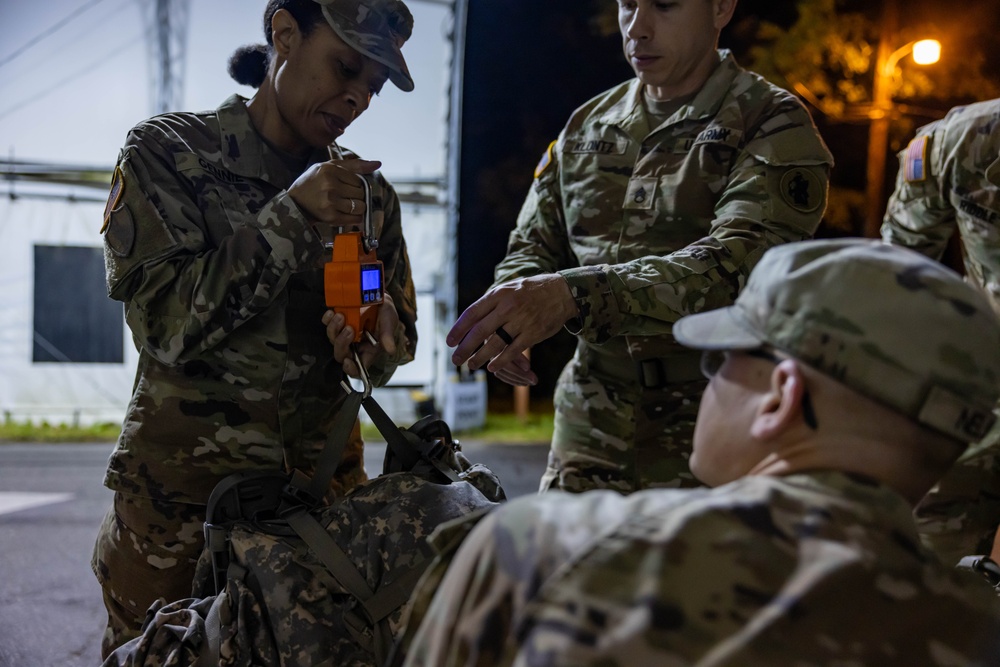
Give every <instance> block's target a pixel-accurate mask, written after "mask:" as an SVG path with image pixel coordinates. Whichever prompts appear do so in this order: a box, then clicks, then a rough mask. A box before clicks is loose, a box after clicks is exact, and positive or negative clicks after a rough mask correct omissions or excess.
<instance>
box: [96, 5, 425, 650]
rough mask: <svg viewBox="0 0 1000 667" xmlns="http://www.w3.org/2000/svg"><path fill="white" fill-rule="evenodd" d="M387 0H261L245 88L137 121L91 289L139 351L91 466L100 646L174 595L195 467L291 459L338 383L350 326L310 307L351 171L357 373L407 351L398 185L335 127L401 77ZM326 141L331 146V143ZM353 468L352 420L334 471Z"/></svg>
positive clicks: (340, 478)
mask: <svg viewBox="0 0 1000 667" xmlns="http://www.w3.org/2000/svg"><path fill="white" fill-rule="evenodd" d="M412 26H413V19H412V16H411V15H410V13H409V11H408V10H407V8H406V6H405V5H404V4H403V3H402V2H400V1H399V0H315V1H314V0H270V1H269V2H268V4H267V7H266V9H265V12H264V29H265V30H264V32H265V36H266V39H267V45H266V46H264V45H260V46H256V47H244V48H243V49H240V50H239V51H237V52H236V54H234V56H233V58H232V59H231V62H230V74H231V75H232V76H233V78H235V79H236V80H237V81H239V82H240V83H244V84H249V85H253V86H254V87H256V88H257V89H258V90H257V92H256V94H255V95H254V96H253V98H252V99H250V100H246V99H244V98H242V97H239V96H236V95H234V96H232V97H230V98H229V99H228V100H226V101H225V102H223V104H222V106H220V107H219V108H218V109H216V110H214V111H208V112H202V113H167V114H163V115H160V116H157V117H154V118H151V119H149V120H147V121H145V122H142V123H140V124H139V125H137V126H136V127H135V128H133V130H132V131H131V132H130V134H129V135H128V138H127V140H126V143H125V147H124V148H123V149H122V151H121V154H120V156H119V160H118V165H117V167H116V168H115V175H114V179H113V183H112V188H111V195H110V197H109V200H108V206H107V209H106V212H105V219H104V228H103V230H102V231H103V234H104V241H105V255H106V258H107V280H108V291H109V294H110V295H111V297H112V298H114V299H117V300H119V301H122V302H123V303H124V304H125V314H126V319H127V322H128V325H129V327H130V328H131V330H132V333H133V337H134V340H135V344H136V345H137V347H138V348H139V367H138V372H137V375H136V382H135V388H134V392H133V397H132V401H131V403H130V405H129V408H128V413H127V414H126V416H125V420H124V424H123V429H122V434H121V437H120V439H119V441H118V445H117V448H116V449H115V451H114V453H113V454H112V455H111V460H110V462H109V465H108V471H107V475H106V477H105V484H106V485H107V486H108V487H109V488H111V489H112V490H114V491H115V497H114V505H113V508H112V509H111V510H110V511H109V512H108V515H107V518H106V519H105V522H104V524H103V526H102V527H101V531H100V535H99V537H98V540H97V544H96V545H95V549H94V557H93V568H94V572H95V573H96V574H97V577H98V579H99V581H100V582H101V585H102V587H103V589H104V599H105V605H106V606H107V609H108V617H109V621H108V629H107V631H106V634H105V639H104V642H103V645H102V650H103V653H104V655H105V657H106V656H107V655H108V654H109V653H110V652H111V650H112V649H113V648H114V647H115V646H118V645H119V644H121V643H123V642H124V641H126V640H127V639H129V638H130V637H133V636H136V635H137V634H138V632H139V629H140V626H141V624H142V621H143V619H144V617H145V615H146V610H147V609H148V607H149V606H150V604H151V603H152V602H153V601H155V600H156V599H157V598H159V597H163V598H166V599H167V600H176V599H181V598H185V597H188V596H189V595H190V594H191V592H190V588H191V578H192V576H193V571H194V564H195V562H196V560H197V558H198V555H199V553H200V551H201V548H202V543H203V538H202V522H203V521H204V505H205V503H206V501H207V498H208V495H209V493H210V492H211V491H212V489H213V487H214V486H215V484H216V483H217V482H218V481H219V480H221V479H222V478H224V477H226V476H227V475H229V474H231V473H233V472H237V471H246V470H269V469H270V470H273V469H293V468H298V469H301V470H303V472H306V473H309V472H310V471H311V470H312V467H313V463H314V460H315V458H316V455H317V453H318V452H319V450H320V449H321V448H322V446H323V444H324V441H325V438H326V434H327V432H328V431H329V429H330V427H331V425H332V423H333V420H334V418H335V416H336V414H337V410H338V408H339V406H340V405H341V403H342V401H343V399H344V396H345V395H344V392H343V390H342V389H341V388H340V382H341V379H342V378H343V376H344V373H345V372H349V373H351V374H355V373H356V372H357V370H358V369H357V368H356V366H355V364H354V363H353V362H351V361H349V360H347V359H346V357H347V354H348V351H349V345H350V342H351V340H352V339H353V334H354V332H353V331H352V330H351V329H350V328H349V327H345V326H344V320H343V317H342V316H341V315H334V314H333V313H332V312H329V311H328V310H327V307H326V303H325V299H324V290H323V263H324V260H325V259H326V257H327V251H326V250H325V249H324V243H323V240H322V239H323V238H324V237H325V238H327V239H328V238H329V237H330V235H331V234H332V233H333V229H334V228H336V227H353V226H357V225H359V224H360V223H361V222H362V220H363V217H362V216H363V215H364V213H365V196H364V188H363V184H362V182H361V178H360V177H362V176H363V177H365V178H367V179H368V180H369V182H370V183H371V186H372V195H373V196H372V198H371V204H372V214H373V220H374V224H375V231H376V234H377V236H378V239H379V248H378V256H379V259H381V260H382V262H383V263H384V267H385V278H384V285H385V297H384V304H383V305H382V306H381V308H380V311H379V314H378V322H377V326H376V329H377V330H376V332H375V335H376V338H377V339H378V343H377V344H370V343H365V344H363V345H362V346H361V347H360V349H359V351H360V359H361V362H362V364H363V365H366V366H367V367H368V369H369V373H370V375H371V378H372V380H373V382H374V383H375V384H376V385H377V384H381V383H384V382H385V381H386V380H387V379H388V378H389V376H390V375H391V374H392V372H393V370H394V369H395V368H396V366H397V365H399V364H401V363H405V362H406V361H409V360H410V359H412V358H413V353H414V350H415V346H416V328H415V322H416V306H415V296H414V288H413V281H412V278H411V275H410V267H409V260H408V258H407V254H406V244H405V242H404V240H403V236H402V229H401V226H400V207H399V199H398V197H397V195H396V193H395V191H394V190H393V188H392V186H391V185H390V184H389V183H388V182H386V180H385V179H384V178H383V177H382V176H381V175H380V174H378V173H377V172H376V171H375V170H376V169H377V168H378V167H379V166H380V165H379V163H378V162H372V161H366V160H362V159H360V158H359V157H358V156H356V155H354V154H351V153H348V152H345V151H343V150H341V149H340V148H339V147H338V146H337V144H336V141H337V139H338V138H339V137H340V135H341V134H343V132H344V131H345V130H346V129H347V127H348V126H349V125H350V124H351V122H353V121H354V119H355V118H357V117H358V116H359V115H360V114H361V113H362V112H363V111H364V110H365V109H367V108H368V105H369V103H370V101H371V98H372V95H373V94H376V93H378V92H379V90H380V89H381V88H382V86H383V85H384V83H385V82H386V80H390V81H392V82H393V83H394V84H395V85H396V86H397V87H399V88H400V89H402V90H404V91H409V90H412V89H413V81H412V79H411V77H410V74H409V71H408V69H407V66H406V63H405V61H404V60H403V56H402V53H401V52H400V48H401V46H402V45H403V43H404V42H405V41H406V39H407V38H408V37H409V36H410V33H411V31H412ZM333 155H336V156H338V159H332V158H331V156H333ZM365 479H366V475H365V471H364V467H363V458H362V441H361V437H360V431H359V429H358V426H357V424H355V428H354V432H353V434H352V436H351V440H350V442H349V443H348V446H347V447H346V449H345V452H344V456H343V459H342V461H341V465H340V468H339V470H338V471H337V475H336V479H335V481H334V488H333V489H332V491H334V492H342V491H343V490H345V489H349V488H351V487H353V486H355V485H356V484H358V483H359V482H361V481H364V480H365Z"/></svg>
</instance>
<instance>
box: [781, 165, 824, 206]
mask: <svg viewBox="0 0 1000 667" xmlns="http://www.w3.org/2000/svg"><path fill="white" fill-rule="evenodd" d="M779 191H780V192H781V199H782V200H783V201H784V202H785V203H786V204H788V205H789V206H790V207H792V208H793V209H795V210H796V211H799V212H801V213H812V212H813V211H815V210H816V209H818V208H819V207H820V206H821V205H822V204H823V194H824V192H823V184H822V183H821V182H820V180H819V177H818V176H816V174H814V173H813V172H812V171H810V170H808V169H803V168H802V167H794V168H792V169H789V170H788V171H786V172H785V173H784V175H782V177H781V185H780V187H779Z"/></svg>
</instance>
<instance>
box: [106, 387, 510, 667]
mask: <svg viewBox="0 0 1000 667" xmlns="http://www.w3.org/2000/svg"><path fill="white" fill-rule="evenodd" d="M362 402H363V404H364V406H365V409H366V411H367V412H368V413H369V415H371V416H372V419H373V420H374V421H375V423H376V426H378V428H379V430H380V431H381V432H382V435H383V436H384V437H385V439H386V441H387V447H386V457H385V463H384V469H383V474H382V475H381V476H379V477H377V478H375V479H373V480H370V481H368V482H366V483H364V484H362V485H360V486H359V487H357V488H356V489H354V490H353V491H351V492H350V493H349V494H347V495H346V496H345V497H343V498H338V499H337V500H335V501H334V502H333V503H331V504H330V505H321V500H318V499H317V497H319V498H322V493H321V492H319V490H320V489H326V488H327V487H328V484H329V479H330V477H331V476H332V474H333V470H334V469H335V468H336V462H337V461H339V458H340V449H341V448H342V446H343V443H344V442H346V439H347V434H348V433H349V430H350V426H351V425H352V424H353V421H354V417H355V416H356V414H357V411H358V406H359V405H360V404H362ZM340 414H341V415H342V416H343V415H348V416H347V417H344V418H343V419H341V418H340V417H338V420H337V424H335V426H334V432H333V433H332V434H331V436H330V438H329V439H328V442H327V446H326V449H325V450H324V452H323V455H322V457H321V459H320V462H319V464H318V465H317V471H316V473H315V474H314V475H313V476H312V477H311V478H309V477H306V476H304V475H301V474H300V473H293V474H292V475H288V474H284V473H277V472H275V473H251V474H245V473H238V474H236V475H232V476H230V477H228V478H226V479H225V480H223V481H222V482H220V483H219V485H218V486H217V487H216V489H215V490H214V491H213V493H212V496H211V498H210V499H209V505H208V510H207V520H206V524H205V536H206V548H205V552H204V554H203V556H202V559H201V561H200V562H199V567H198V574H197V575H196V576H195V591H196V592H195V595H196V596H197V597H195V598H192V599H187V600H181V601H177V602H173V603H171V604H167V605H159V604H156V605H154V606H153V608H151V609H150V610H149V613H148V615H147V619H146V623H145V625H144V626H143V634H142V636H141V637H139V638H138V639H135V640H132V641H131V642H129V643H128V644H126V645H125V646H124V647H122V648H120V649H118V651H116V652H115V654H114V655H113V656H112V657H111V658H109V661H108V662H109V663H110V664H115V665H131V664H135V665H140V664H141V665H166V664H170V665H173V664H177V665H234V666H235V665H250V664H254V665H288V666H292V665H294V666H296V667H299V666H304V665H323V666H326V665H331V666H332V665H336V666H338V667H339V666H341V665H343V666H358V667H360V666H374V665H381V664H383V663H384V662H385V660H386V657H387V656H388V653H389V651H390V649H391V647H392V643H393V641H394V639H395V637H396V635H397V633H398V632H399V630H400V629H401V628H400V621H401V617H402V616H403V613H404V611H405V608H406V603H407V601H408V599H409V596H410V593H411V592H412V590H413V588H414V586H415V585H416V583H417V579H418V578H419V577H420V575H421V574H423V572H424V570H425V569H426V568H427V566H428V565H429V564H430V562H431V557H432V553H431V549H430V547H429V545H428V544H427V537H428V536H429V535H430V533H431V532H432V531H433V530H434V529H435V528H436V527H437V526H438V525H439V524H440V523H442V522H444V521H447V520H450V519H455V518H458V517H461V516H465V515H468V514H470V513H472V512H477V511H486V510H487V509H489V508H491V507H493V506H495V505H496V504H497V503H498V502H501V501H503V500H504V494H503V490H502V488H501V487H500V484H499V481H498V480H497V478H496V476H495V475H494V474H493V473H492V472H491V471H489V469H487V468H485V467H484V466H482V465H471V464H470V463H469V462H468V460H467V459H465V457H464V455H462V453H461V451H460V448H459V446H458V443H457V442H456V441H454V440H453V439H452V438H451V434H450V431H449V429H448V427H447V425H446V424H445V423H444V422H442V421H440V420H430V419H425V420H421V421H420V422H417V423H416V424H414V425H413V426H411V427H410V428H408V429H402V430H401V429H398V428H397V427H396V426H395V425H393V424H392V422H391V421H390V420H389V418H388V417H387V416H386V415H385V413H384V412H382V410H381V408H380V407H379V406H378V404H377V403H375V401H374V400H373V399H372V398H371V397H370V396H367V395H366V396H364V397H363V398H362V395H361V394H360V393H355V394H353V395H352V396H351V397H350V399H349V401H348V402H347V403H346V404H345V408H344V410H342V412H341V413H340ZM338 431H339V433H338ZM213 584H214V585H213Z"/></svg>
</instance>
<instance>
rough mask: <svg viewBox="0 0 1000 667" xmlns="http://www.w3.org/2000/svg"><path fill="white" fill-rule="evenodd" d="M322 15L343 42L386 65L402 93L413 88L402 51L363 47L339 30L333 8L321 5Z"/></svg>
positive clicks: (391, 77) (392, 79)
mask: <svg viewBox="0 0 1000 667" xmlns="http://www.w3.org/2000/svg"><path fill="white" fill-rule="evenodd" d="M323 17H324V18H325V19H326V22H327V24H328V25H329V26H330V27H331V28H333V31H334V32H335V33H337V36H338V37H340V39H342V40H344V43H345V44H347V45H348V46H350V47H351V48H352V49H354V50H355V51H357V52H358V53H360V54H361V55H363V56H365V57H367V58H371V59H372V60H374V61H375V62H377V63H380V64H382V65H385V66H386V67H388V68H389V81H392V83H393V85H395V86H396V87H397V88H399V89H400V90H402V91H403V92H404V93H408V92H410V91H412V90H413V77H411V76H410V68H409V67H407V66H406V60H405V59H404V58H403V53H402V52H401V51H400V50H399V49H398V48H395V49H393V48H390V49H388V50H387V52H386V53H376V52H375V51H372V50H371V49H368V48H365V46H364V45H363V44H359V43H358V42H357V41H356V40H355V39H353V38H352V37H351V36H350V35H348V34H346V33H345V32H344V31H343V30H341V28H340V24H339V23H338V22H337V20H336V18H334V16H333V10H332V9H331V8H330V6H328V5H323Z"/></svg>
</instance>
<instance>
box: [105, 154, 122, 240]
mask: <svg viewBox="0 0 1000 667" xmlns="http://www.w3.org/2000/svg"><path fill="white" fill-rule="evenodd" d="M123 194H125V175H124V174H123V173H122V168H121V165H115V172H114V174H113V175H112V176H111V192H110V193H108V203H107V204H106V205H105V206H104V223H103V224H102V225H101V234H103V233H104V232H106V231H107V230H108V223H109V222H110V221H111V211H113V210H115V209H116V208H118V202H120V201H121V199H122V195H123Z"/></svg>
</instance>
